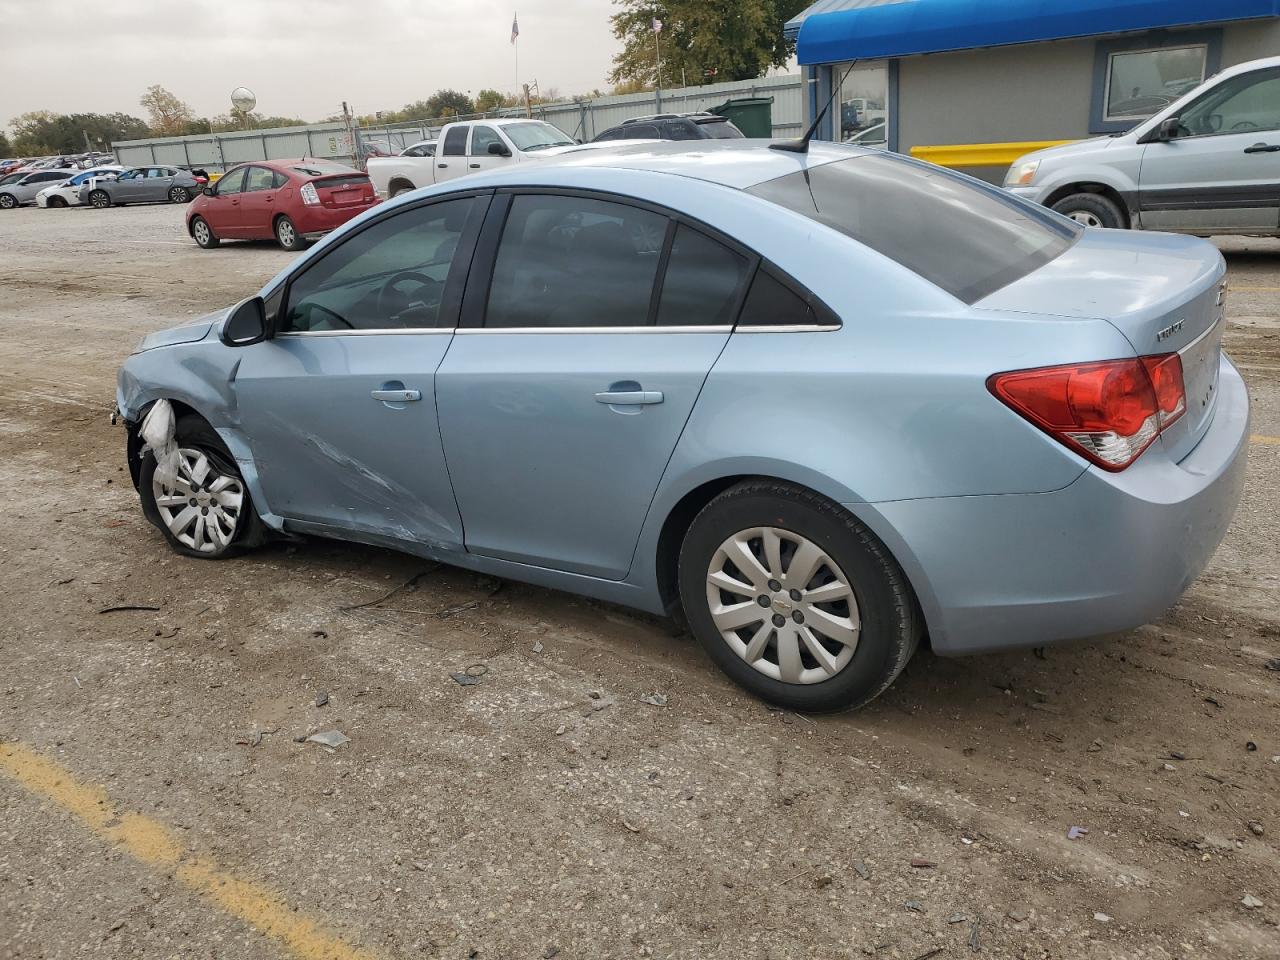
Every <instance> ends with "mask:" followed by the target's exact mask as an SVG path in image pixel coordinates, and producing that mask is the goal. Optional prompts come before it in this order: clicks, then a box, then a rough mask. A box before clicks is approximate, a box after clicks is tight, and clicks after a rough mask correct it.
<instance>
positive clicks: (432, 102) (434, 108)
mask: <svg viewBox="0 0 1280 960" xmlns="http://www.w3.org/2000/svg"><path fill="white" fill-rule="evenodd" d="M426 107H427V113H426V116H427V118H430V119H434V118H436V117H460V116H463V115H464V114H468V113H475V112H476V107H475V104H473V103H472V102H471V98H470V97H468V96H467V95H466V94H465V93H462V92H461V91H458V90H437V91H436V92H435V93H433V94H432V95H431V97H430V98H429V99H428V100H427V103H426Z"/></svg>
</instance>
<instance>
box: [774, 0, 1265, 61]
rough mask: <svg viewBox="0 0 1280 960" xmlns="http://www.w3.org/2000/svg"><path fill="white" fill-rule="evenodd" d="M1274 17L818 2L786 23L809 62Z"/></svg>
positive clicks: (1057, 1) (1229, 4) (1066, 2)
mask: <svg viewBox="0 0 1280 960" xmlns="http://www.w3.org/2000/svg"><path fill="white" fill-rule="evenodd" d="M1277 16H1280V0H1209V2H1206V0H819V2H818V3H815V4H814V5H813V6H812V7H810V8H809V9H807V10H806V11H805V12H804V13H802V14H801V15H800V16H798V17H796V18H795V19H794V20H792V21H791V22H790V23H788V24H787V27H788V30H789V31H790V30H794V29H795V27H797V26H798V27H799V40H798V42H797V44H796V55H797V58H798V59H799V61H800V62H801V63H803V64H811V63H837V62H840V61H843V60H877V59H880V58H882V57H909V56H912V55H914V54H918V53H942V52H945V51H949V50H973V49H976V48H979V47H998V46H1005V45H1007V44H1013V43H1037V42H1040V41H1044V40H1066V39H1069V38H1072V37H1093V36H1103V35H1106V34H1114V33H1132V32H1134V31H1140V30H1154V29H1160V28H1164V27H1185V26H1193V25H1198V24H1204V23H1226V22H1229V21H1233V20H1252V19H1256V18H1259V17H1277Z"/></svg>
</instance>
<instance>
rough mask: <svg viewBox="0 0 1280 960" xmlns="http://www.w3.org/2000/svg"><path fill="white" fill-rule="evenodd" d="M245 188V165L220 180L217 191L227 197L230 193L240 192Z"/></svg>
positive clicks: (219, 194) (221, 195)
mask: <svg viewBox="0 0 1280 960" xmlns="http://www.w3.org/2000/svg"><path fill="white" fill-rule="evenodd" d="M243 188H244V167H240V168H239V169H238V170H232V171H231V172H230V173H228V174H226V175H225V176H224V177H223V178H222V179H221V180H219V181H218V187H217V193H218V196H220V197H225V196H226V195H227V194H230V193H239V192H240V191H241V190H242V189H243Z"/></svg>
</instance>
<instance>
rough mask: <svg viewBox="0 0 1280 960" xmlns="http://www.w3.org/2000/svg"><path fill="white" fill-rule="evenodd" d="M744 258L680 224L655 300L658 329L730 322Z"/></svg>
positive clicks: (742, 276)
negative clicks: (659, 290) (660, 288)
mask: <svg viewBox="0 0 1280 960" xmlns="http://www.w3.org/2000/svg"><path fill="white" fill-rule="evenodd" d="M746 272H747V258H746V257H743V256H741V255H740V254H737V253H735V252H734V251H732V250H730V249H729V248H728V247H726V246H725V245H724V244H722V243H719V242H717V241H715V240H712V239H711V238H710V237H708V236H705V235H704V234H701V233H699V232H698V231H697V230H693V229H690V228H689V227H686V226H684V225H683V224H681V226H680V227H678V228H677V229H676V235H675V240H674V241H673V242H672V244H671V256H670V258H669V259H668V260H667V272H666V275H665V276H664V277H663V280H662V296H661V298H660V299H659V300H658V326H660V327H663V326H701V325H716V324H731V323H733V314H734V309H735V308H736V307H737V305H738V298H739V296H740V295H741V292H742V282H743V280H744V279H745V276H746Z"/></svg>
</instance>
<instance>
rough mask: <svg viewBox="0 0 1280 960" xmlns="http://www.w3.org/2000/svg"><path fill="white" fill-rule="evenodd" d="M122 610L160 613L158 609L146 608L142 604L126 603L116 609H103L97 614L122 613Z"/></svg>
mask: <svg viewBox="0 0 1280 960" xmlns="http://www.w3.org/2000/svg"><path fill="white" fill-rule="evenodd" d="M124 610H149V611H151V612H152V613H158V612H159V611H160V608H159V607H148V606H146V605H144V604H138V603H126V604H123V605H121V606H118V607H103V608H102V609H101V610H99V611H98V612H99V613H120V612H121V611H124Z"/></svg>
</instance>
